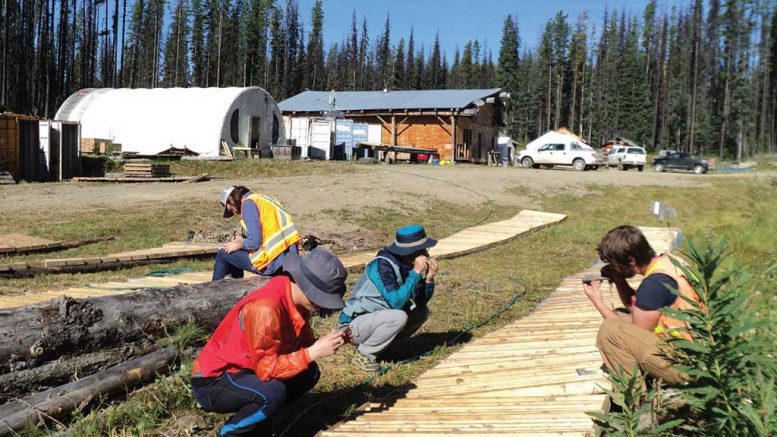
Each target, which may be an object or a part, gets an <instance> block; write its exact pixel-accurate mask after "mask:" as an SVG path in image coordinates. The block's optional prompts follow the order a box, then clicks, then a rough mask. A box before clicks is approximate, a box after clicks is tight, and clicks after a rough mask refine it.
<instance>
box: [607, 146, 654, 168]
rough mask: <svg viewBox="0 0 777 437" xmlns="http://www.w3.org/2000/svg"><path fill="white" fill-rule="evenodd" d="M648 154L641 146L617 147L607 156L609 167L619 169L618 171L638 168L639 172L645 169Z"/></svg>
mask: <svg viewBox="0 0 777 437" xmlns="http://www.w3.org/2000/svg"><path fill="white" fill-rule="evenodd" d="M646 158H647V154H646V153H645V149H643V148H642V147H639V146H616V147H614V148H613V149H612V150H610V153H609V154H608V155H607V166H608V167H618V170H628V169H630V168H633V167H636V168H637V170H638V171H642V170H644V169H645V160H646Z"/></svg>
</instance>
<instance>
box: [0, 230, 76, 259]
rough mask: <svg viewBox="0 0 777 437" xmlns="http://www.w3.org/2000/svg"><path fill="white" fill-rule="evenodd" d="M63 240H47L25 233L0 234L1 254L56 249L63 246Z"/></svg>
mask: <svg viewBox="0 0 777 437" xmlns="http://www.w3.org/2000/svg"><path fill="white" fill-rule="evenodd" d="M63 245H64V243H63V242H62V241H55V240H47V239H45V238H38V237H32V236H29V235H23V234H3V235H0V255H17V254H23V253H30V252H37V251H40V250H56V249H57V248H59V247H62V246H63Z"/></svg>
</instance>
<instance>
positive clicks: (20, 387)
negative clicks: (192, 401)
mask: <svg viewBox="0 0 777 437" xmlns="http://www.w3.org/2000/svg"><path fill="white" fill-rule="evenodd" d="M266 281H267V279H266V278H262V277H253V278H249V279H239V280H232V279H226V280H222V281H216V282H207V283H203V284H196V285H178V286H175V287H171V288H164V289H162V288H160V289H149V290H143V291H138V292H134V293H128V294H121V295H114V296H101V297H93V298H88V299H78V300H77V299H71V298H69V297H63V298H60V299H55V300H52V301H49V302H46V303H42V304H38V305H33V306H29V307H25V308H12V309H0V339H2V341H0V403H2V402H5V403H4V404H2V405H0V437H2V436H5V435H14V434H15V432H16V431H18V430H20V429H21V428H23V427H24V426H27V424H30V423H32V424H39V423H41V422H44V421H46V420H52V419H55V420H59V419H62V418H66V417H68V415H69V414H70V413H71V412H72V411H73V410H74V409H75V408H80V407H82V406H84V405H89V404H90V403H91V402H92V401H94V400H98V399H100V398H103V397H105V396H107V395H111V394H115V393H118V392H122V391H124V390H128V389H131V388H132V387H133V386H136V385H138V384H140V383H142V382H144V381H147V380H150V379H152V378H153V377H154V376H155V375H156V374H157V373H158V372H159V371H163V370H165V369H167V368H168V367H169V366H170V365H172V364H173V363H174V362H175V360H176V358H177V356H178V351H177V350H176V348H175V347H172V346H171V347H167V348H164V349H160V348H158V347H157V346H155V345H154V343H153V340H154V339H158V338H163V337H166V336H167V335H168V332H171V328H172V327H173V326H176V325H182V324H185V323H188V322H192V321H193V322H195V323H196V324H197V325H199V326H201V327H203V328H204V329H206V330H209V331H212V330H213V329H215V327H216V326H217V325H218V323H219V322H220V321H221V319H222V318H223V317H224V316H225V315H226V313H227V311H229V309H230V308H231V307H232V306H233V305H234V304H235V303H236V302H237V301H238V300H240V299H241V298H242V297H243V296H245V295H247V294H248V293H250V292H251V291H253V290H255V289H256V288H258V287H261V286H262V285H263V284H264V283H265V282H266ZM75 351H77V352H75ZM122 360H127V361H122ZM109 366H112V367H109ZM106 367H108V368H106ZM87 375H88V376H87ZM74 377H78V378H79V379H78V380H77V381H72V378H74ZM41 389H45V390H44V391H40V392H37V393H30V391H34V390H41Z"/></svg>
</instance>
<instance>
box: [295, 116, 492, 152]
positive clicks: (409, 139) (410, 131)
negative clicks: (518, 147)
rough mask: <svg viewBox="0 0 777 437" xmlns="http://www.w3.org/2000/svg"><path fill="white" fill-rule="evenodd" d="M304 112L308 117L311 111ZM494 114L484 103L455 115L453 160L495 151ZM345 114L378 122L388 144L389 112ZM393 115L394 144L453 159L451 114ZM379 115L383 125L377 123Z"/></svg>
mask: <svg viewBox="0 0 777 437" xmlns="http://www.w3.org/2000/svg"><path fill="white" fill-rule="evenodd" d="M287 115H288V114H287ZM307 115H309V116H312V115H313V114H307ZM497 116H498V113H497V109H496V108H495V107H494V105H493V104H486V105H483V106H481V107H480V110H479V111H478V112H477V114H475V116H472V117H470V116H457V117H456V129H455V131H456V145H457V149H456V150H457V153H456V159H457V160H458V161H470V162H480V163H485V162H487V159H488V152H490V151H492V150H496V147H497V139H498V136H499V126H498V123H497V120H496V119H495V117H497ZM345 117H346V118H349V119H352V120H354V121H355V122H357V123H368V124H378V125H381V126H382V129H381V143H383V144H392V139H391V116H390V115H389V116H381V117H380V118H378V117H377V116H374V115H367V114H365V115H360V114H353V113H350V114H348V113H347V114H346V115H345ZM395 117H396V118H395V119H396V122H397V142H396V144H397V145H406V146H412V147H420V148H429V149H436V150H437V151H438V153H439V154H440V159H442V160H450V159H452V158H453V153H452V147H451V134H450V129H451V117H450V116H449V115H445V116H440V117H439V118H438V117H437V116H434V115H413V116H406V115H404V114H403V113H402V112H397V115H396V116H395ZM405 117H407V119H405ZM381 118H382V119H383V120H384V121H386V123H387V124H384V123H383V122H381V120H380V119H381ZM403 119H405V121H404V123H402V124H400V122H401V121H402V120H403ZM443 122H444V123H443Z"/></svg>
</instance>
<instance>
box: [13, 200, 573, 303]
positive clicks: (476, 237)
mask: <svg viewBox="0 0 777 437" xmlns="http://www.w3.org/2000/svg"><path fill="white" fill-rule="evenodd" d="M565 218H566V216H565V215H563V214H552V213H545V212H540V211H530V210H524V211H521V212H520V213H518V214H517V215H516V216H515V217H513V218H511V219H508V220H504V221H501V222H496V223H490V224H485V225H480V226H475V227H473V228H468V229H465V230H463V231H460V232H457V233H456V234H453V235H451V236H450V237H446V238H443V239H441V240H440V241H439V242H438V243H437V246H436V247H434V248H433V249H432V255H434V256H435V257H437V258H440V259H445V258H453V257H456V256H462V255H466V254H469V253H472V252H475V251H478V250H484V249H486V248H489V247H493V246H494V245H496V244H500V243H505V242H507V241H510V240H512V239H514V238H517V237H518V236H520V235H522V234H525V233H527V232H529V231H533V230H537V229H541V228H543V227H545V226H549V225H552V224H555V223H559V222H561V221H562V220H564V219H565ZM374 256H375V252H372V251H371V252H362V253H357V254H353V255H347V256H342V257H340V260H341V261H342V262H343V264H344V265H345V267H346V269H348V271H349V272H358V271H360V270H362V269H364V266H365V265H366V263H368V262H369V261H370V260H371V259H372V258H373V257H374ZM246 276H251V275H250V274H246ZM211 277H212V272H210V271H203V272H191V273H184V274H180V275H170V276H165V277H143V278H136V279H130V280H129V281H127V282H108V283H103V284H88V285H87V286H85V287H79V288H70V289H67V290H55V291H48V292H44V293H38V294H27V295H23V296H7V297H3V296H0V308H9V307H17V306H24V305H31V304H35V303H40V302H45V301H47V300H51V299H56V298H58V297H61V296H64V295H67V296H71V297H90V296H99V295H103V294H112V293H113V294H115V293H130V292H134V291H137V290H142V289H144V288H160V287H171V286H175V285H178V284H197V283H202V282H208V281H210V280H211Z"/></svg>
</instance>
